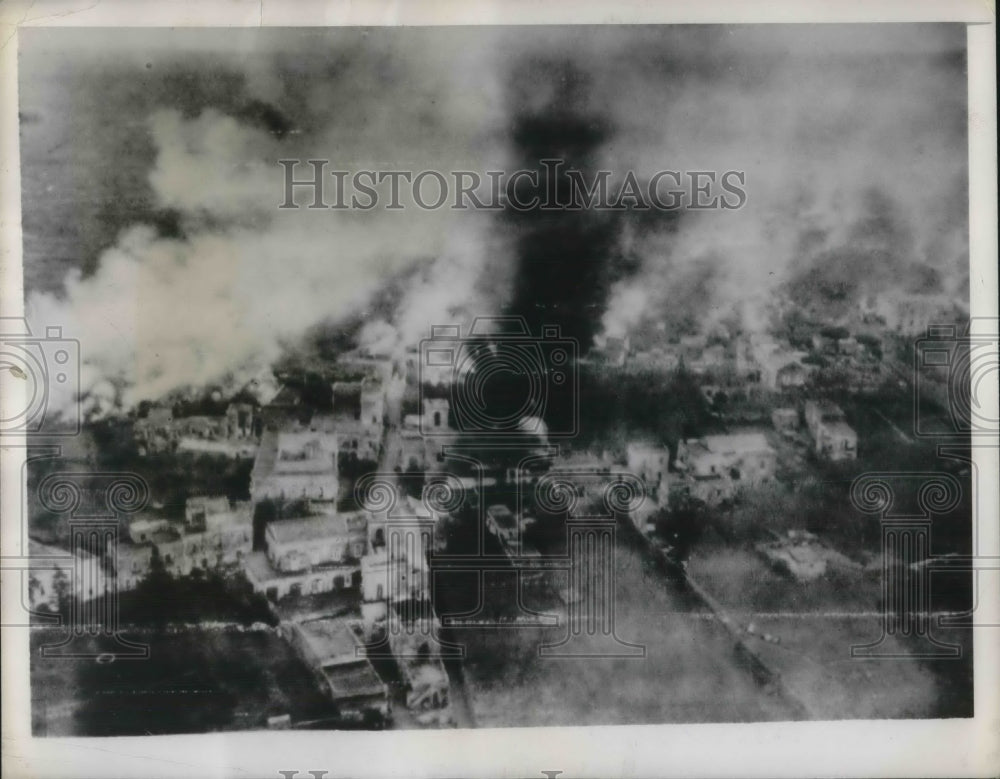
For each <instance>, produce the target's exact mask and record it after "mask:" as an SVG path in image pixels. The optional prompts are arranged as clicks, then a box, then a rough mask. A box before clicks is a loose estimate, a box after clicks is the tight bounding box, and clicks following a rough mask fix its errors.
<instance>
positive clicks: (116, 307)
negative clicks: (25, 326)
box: [27, 41, 502, 408]
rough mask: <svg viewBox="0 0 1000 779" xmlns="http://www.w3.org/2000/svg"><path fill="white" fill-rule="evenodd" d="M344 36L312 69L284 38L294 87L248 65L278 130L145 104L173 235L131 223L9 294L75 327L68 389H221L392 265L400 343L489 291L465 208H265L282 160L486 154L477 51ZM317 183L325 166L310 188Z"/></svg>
mask: <svg viewBox="0 0 1000 779" xmlns="http://www.w3.org/2000/svg"><path fill="white" fill-rule="evenodd" d="M353 46H354V48H353V49H351V50H350V51H347V52H344V53H343V57H344V62H346V63H347V64H346V65H344V67H345V68H346V72H344V73H341V74H339V75H337V76H333V75H330V74H328V73H325V72H324V63H325V62H326V59H328V58H325V57H324V56H323V55H322V52H319V51H317V50H316V49H315V48H313V49H312V50H306V51H304V52H303V51H299V52H298V54H299V58H298V59H295V60H294V62H295V63H296V64H301V63H305V64H306V67H307V69H308V70H307V73H306V74H305V75H302V74H300V77H299V78H297V79H295V80H294V82H293V83H294V89H297V90H299V92H300V93H301V94H294V95H290V94H288V93H287V92H286V91H284V87H285V86H286V85H287V84H288V83H290V82H289V80H288V79H286V78H284V76H283V68H285V67H287V64H283V63H282V62H281V61H280V58H279V57H278V55H275V57H273V58H271V57H265V59H266V60H267V61H266V64H264V65H256V66H254V67H253V68H251V69H250V71H249V75H248V78H247V83H248V84H249V85H250V89H251V96H252V97H253V98H254V99H263V98H266V100H267V101H270V103H269V104H271V105H277V106H280V107H281V108H280V109H279V110H285V111H287V112H288V121H289V122H290V123H291V124H292V125H293V131H291V132H288V133H280V134H276V133H274V132H270V131H268V128H267V127H262V126H260V123H255V122H252V121H248V120H247V119H246V118H245V117H242V116H239V115H231V114H227V113H225V112H223V111H222V110H219V109H217V108H213V107H207V108H204V109H203V110H201V111H200V112H199V113H198V114H196V115H194V116H185V115H183V114H182V113H181V112H180V111H178V110H176V109H158V110H156V111H153V112H151V113H150V115H149V116H148V117H147V118H146V122H147V126H148V128H149V132H150V134H151V137H152V140H153V143H154V145H155V152H156V157H155V165H154V166H153V168H152V169H151V170H150V171H149V183H150V185H151V187H152V190H153V193H154V195H155V201H156V205H157V206H158V207H160V208H162V209H170V210H172V211H173V212H174V213H176V214H178V215H179V217H178V219H179V223H180V228H181V232H182V235H180V236H177V237H174V236H164V235H162V234H160V233H159V232H158V231H157V230H156V229H154V227H153V226H151V225H149V224H143V223H139V224H135V225H133V226H131V227H128V228H126V229H125V230H124V231H123V232H122V233H121V235H120V236H119V238H118V240H117V242H116V243H115V245H114V246H113V247H112V248H110V249H108V250H107V251H105V252H104V253H103V255H102V256H101V257H100V259H99V262H98V265H97V270H96V272H95V273H93V274H92V275H88V276H83V275H82V274H81V273H80V272H79V271H73V272H71V273H70V275H69V276H68V277H67V278H66V279H65V282H64V292H62V293H61V294H53V293H45V292H29V294H28V297H27V310H28V314H29V318H30V320H31V321H33V322H36V323H60V324H62V325H63V327H64V331H65V332H66V333H67V334H72V335H73V336H75V337H77V338H79V340H80V343H81V353H82V358H83V362H84V365H83V369H82V372H83V376H82V387H81V389H82V390H83V391H84V392H85V393H89V394H91V395H93V396H97V397H92V398H91V402H93V401H95V400H96V401H99V402H100V403H102V404H103V406H104V407H105V408H107V407H108V406H110V405H113V404H114V403H118V404H120V405H124V407H126V408H128V407H131V406H133V405H134V404H135V403H136V402H138V401H140V400H143V399H157V398H160V397H162V396H163V395H165V394H167V393H169V392H171V391H173V390H177V389H179V388H185V387H199V386H205V385H206V384H211V383H224V384H226V385H229V386H231V387H234V388H236V387H238V386H240V385H242V384H243V383H244V382H246V381H249V380H251V379H252V378H254V377H260V376H262V375H266V373H267V369H268V367H269V366H270V365H271V364H272V363H273V362H274V361H275V360H277V359H278V358H279V357H280V356H281V355H282V353H283V351H284V350H285V348H286V347H287V346H289V345H291V344H294V343H295V342H296V341H297V340H299V339H301V337H302V336H303V334H305V333H306V332H307V331H308V330H309V329H310V328H312V327H314V326H316V325H318V324H323V323H336V322H338V321H341V320H344V319H345V318H347V317H349V316H352V315H358V314H362V313H364V312H365V311H366V309H367V307H368V305H369V303H370V301H371V300H372V297H373V296H374V295H375V294H376V293H377V292H378V291H379V290H380V289H381V288H382V287H383V286H384V285H385V284H386V283H388V282H392V281H393V280H395V279H397V278H400V277H404V278H411V281H410V282H409V283H411V284H412V285H413V288H412V289H411V290H409V291H407V292H405V293H404V295H403V297H402V304H401V309H400V311H399V314H398V317H397V318H396V321H394V322H393V326H394V329H395V330H396V335H395V339H396V340H398V341H401V342H402V341H405V342H412V343H416V341H417V340H418V339H419V338H420V337H423V335H425V334H426V332H427V329H428V328H429V325H430V324H432V323H436V322H438V321H442V317H444V318H445V319H444V320H443V321H448V320H447V317H449V316H451V315H454V314H456V313H457V308H458V307H459V306H465V307H468V306H472V307H474V308H475V307H477V306H479V307H483V308H484V309H486V307H487V306H490V305H493V301H492V299H491V298H490V297H489V296H484V297H482V298H478V297H477V295H476V292H475V287H476V284H477V281H478V280H479V277H480V275H481V274H482V273H483V272H484V270H485V268H486V265H487V260H488V259H490V258H489V257H488V256H487V252H489V251H491V250H497V247H496V246H495V241H494V240H493V239H492V238H491V236H490V234H489V229H490V224H489V221H488V220H487V219H485V218H480V215H478V214H473V213H468V212H455V211H450V210H449V209H447V208H443V209H440V210H437V211H425V210H418V209H415V208H408V209H406V210H403V211H385V210H384V209H382V208H378V209H375V210H373V211H370V212H361V211H357V210H348V211H337V210H325V211H314V210H309V209H305V208H303V209H299V210H295V209H289V210H279V209H278V205H279V203H281V202H282V200H283V197H284V174H283V170H282V169H281V168H280V167H279V166H278V164H277V162H276V161H277V160H278V159H282V158H301V159H303V160H305V159H312V158H329V159H330V160H331V164H330V166H328V167H329V168H337V167H340V168H342V169H350V170H355V169H360V168H366V167H368V168H374V169H375V170H381V169H392V167H393V165H394V164H395V165H400V166H403V165H406V166H407V167H405V168H404V169H408V170H409V169H415V170H416V171H420V170H441V171H443V172H445V173H447V171H450V170H453V169H456V168H463V167H468V165H469V163H470V161H473V160H483V159H491V158H492V159H494V160H497V161H499V158H500V156H501V155H502V149H499V147H498V145H497V143H496V140H495V138H494V132H495V131H494V128H495V126H496V123H495V121H494V120H493V113H494V111H495V109H494V108H493V107H491V105H490V104H489V103H488V102H484V101H487V100H488V99H489V89H488V88H487V87H486V84H487V82H488V81H489V78H490V76H489V73H488V72H487V71H484V70H483V67H482V65H483V63H484V62H486V58H485V57H483V56H481V55H480V56H477V57H476V59H475V60H474V61H472V60H469V61H463V60H467V59H468V57H467V56H466V55H463V54H462V53H461V52H459V53H458V54H456V55H454V56H452V57H451V58H447V57H446V58H439V57H438V56H437V54H436V53H435V52H434V50H433V48H432V47H426V48H424V49H423V50H421V48H420V45H419V43H417V42H414V41H410V43H409V45H408V47H407V48H404V50H402V51H399V50H395V49H393V48H392V47H391V46H390V45H389V44H388V43H386V44H384V45H381V46H377V47H376V46H374V45H368V44H367V43H364V42H361V43H358V42H355V43H354V44H353ZM333 59H336V56H334V57H333ZM477 77H480V78H481V81H480V82H479V83H475V79H476V78H477ZM300 127H303V128H304V129H302V130H300V129H299V128H300ZM401 142H402V144H401ZM498 149H499V150H498ZM303 170H304V171H306V173H308V171H309V167H308V166H307V165H305V164H303V165H301V166H300V168H299V170H298V171H297V172H296V175H297V177H298V178H302V177H304V176H305V175H306V173H304V172H303ZM332 190H333V179H332V177H328V179H327V181H326V191H327V194H326V199H327V201H330V200H331V199H332V198H333V195H332ZM297 194H298V196H299V199H300V200H302V201H303V202H304V203H309V202H310V201H311V197H310V196H309V194H308V193H305V194H302V192H301V190H300V191H299V193H297Z"/></svg>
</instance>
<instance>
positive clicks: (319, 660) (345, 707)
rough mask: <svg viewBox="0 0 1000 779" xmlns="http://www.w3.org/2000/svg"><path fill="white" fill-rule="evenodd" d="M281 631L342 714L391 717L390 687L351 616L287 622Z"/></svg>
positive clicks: (367, 719) (373, 720) (361, 718)
mask: <svg viewBox="0 0 1000 779" xmlns="http://www.w3.org/2000/svg"><path fill="white" fill-rule="evenodd" d="M281 631H282V634H283V635H285V637H286V638H287V640H288V642H289V643H290V644H291V646H292V647H293V649H294V650H295V652H296V653H297V654H298V655H299V657H300V658H301V659H302V660H303V662H304V663H305V664H306V666H307V667H308V668H309V670H310V671H312V673H313V675H314V676H315V677H316V679H317V681H318V682H319V684H320V687H321V689H322V690H324V692H326V693H327V694H328V695H329V696H330V698H331V700H332V701H333V702H334V704H335V705H336V707H337V712H338V715H339V716H340V717H341V718H343V719H347V720H355V721H358V722H361V723H365V724H382V722H384V721H385V720H386V719H388V717H389V714H390V705H389V689H388V687H387V686H386V685H385V683H384V682H383V681H382V680H381V679H380V678H379V675H378V674H377V673H376V672H375V669H374V668H373V667H372V664H371V661H370V660H369V659H368V658H367V657H366V656H365V653H364V644H363V643H362V641H361V638H360V636H359V635H358V634H357V632H356V631H355V630H354V628H353V627H352V625H351V624H350V623H349V621H348V620H345V619H344V618H342V617H322V618H318V619H311V620H307V621H304V622H284V623H282V625H281Z"/></svg>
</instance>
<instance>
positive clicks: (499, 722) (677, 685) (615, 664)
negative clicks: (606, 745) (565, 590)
mask: <svg viewBox="0 0 1000 779" xmlns="http://www.w3.org/2000/svg"><path fill="white" fill-rule="evenodd" d="M615 562H616V572H617V588H616V592H617V596H618V597H617V600H616V602H615V607H616V612H615V614H616V621H615V632H616V635H617V636H618V638H620V639H621V640H623V641H626V642H630V643H633V644H639V645H642V646H644V647H645V657H573V658H568V657H540V656H539V653H538V647H539V645H540V644H542V643H554V642H556V641H558V640H559V639H560V638H561V637H562V636H563V635H565V633H564V629H563V628H558V627H557V628H542V627H503V628H499V629H488V628H465V629H456V630H455V631H454V635H455V638H456V640H458V641H461V642H463V643H464V644H465V646H466V650H467V659H466V663H465V674H466V679H467V682H468V685H469V691H470V694H471V696H472V699H473V706H474V709H475V715H476V721H477V723H478V724H479V725H480V726H481V727H504V726H532V725H612V724H621V725H624V724H639V723H666V722H731V721H762V720H781V719H788V718H789V717H790V712H789V710H788V709H787V707H786V706H785V705H784V704H783V702H782V701H781V700H780V699H779V698H778V697H776V696H773V695H770V694H768V693H767V692H766V691H765V690H764V689H763V688H761V687H759V686H758V685H757V684H755V682H754V681H753V679H752V677H751V675H750V674H749V673H748V672H747V670H746V669H745V668H744V667H742V665H741V661H740V659H739V657H738V656H737V655H736V653H735V652H734V650H733V644H732V642H731V641H730V639H729V638H728V636H727V635H726V633H725V631H723V630H722V629H721V627H720V626H719V625H718V624H717V623H714V622H713V621H712V620H710V619H708V618H707V617H708V615H706V614H705V613H704V612H700V611H691V610H690V609H689V608H688V607H687V605H686V604H685V603H684V599H683V598H681V597H680V596H678V595H676V594H675V593H674V592H673V591H672V590H670V589H668V586H669V585H667V584H666V583H665V582H664V581H663V579H662V578H661V574H659V573H657V572H656V571H654V570H653V569H652V568H651V566H649V565H648V563H647V562H646V561H645V560H643V558H642V557H641V555H640V554H639V553H638V552H637V551H636V550H634V549H632V548H629V547H628V546H626V545H624V544H619V545H618V548H617V558H616V561H615ZM552 579H553V581H552V583H553V585H554V586H556V587H558V586H560V582H559V581H558V579H559V577H558V576H556V575H553V576H552ZM564 583H565V582H562V584H564ZM596 643H597V640H596V638H593V637H586V638H585V641H584V644H585V645H589V646H590V647H593V646H594V645H595V644H596Z"/></svg>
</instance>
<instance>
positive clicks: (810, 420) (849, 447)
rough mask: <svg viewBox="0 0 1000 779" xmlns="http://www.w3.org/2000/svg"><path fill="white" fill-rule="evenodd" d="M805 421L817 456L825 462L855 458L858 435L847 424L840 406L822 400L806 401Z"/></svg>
mask: <svg viewBox="0 0 1000 779" xmlns="http://www.w3.org/2000/svg"><path fill="white" fill-rule="evenodd" d="M805 419H806V427H808V428H809V433H810V435H811V436H812V439H813V443H814V449H815V452H816V454H817V455H819V456H820V457H822V458H824V459H827V460H854V459H856V458H857V456H858V434H857V433H856V432H855V431H854V429H853V428H852V427H851V426H850V425H849V424H847V421H846V420H845V418H844V412H843V410H842V409H841V408H840V406H838V405H836V404H835V403H830V402H828V401H822V400H820V401H816V400H810V401H807V402H806V405H805Z"/></svg>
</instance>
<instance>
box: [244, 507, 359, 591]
mask: <svg viewBox="0 0 1000 779" xmlns="http://www.w3.org/2000/svg"><path fill="white" fill-rule="evenodd" d="M367 532H368V531H367V520H366V517H365V515H364V514H363V513H362V512H354V513H351V514H319V515H315V516H306V517H298V518H295V519H284V520H277V521H274V522H269V523H268V525H267V529H266V531H265V538H266V541H267V551H266V552H253V553H252V554H250V555H249V556H248V558H247V562H246V565H245V573H246V577H247V580H248V581H249V582H250V584H251V586H252V587H253V589H254V590H255V591H256V592H259V593H262V594H263V595H265V596H266V597H267V598H268V599H269V600H271V601H274V602H277V601H279V600H281V599H283V598H286V597H296V596H300V595H317V594H321V593H327V592H336V591H339V590H343V589H346V588H356V587H358V586H359V585H360V583H361V563H360V561H361V558H362V556H363V555H364V553H365V546H366V537H367Z"/></svg>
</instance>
